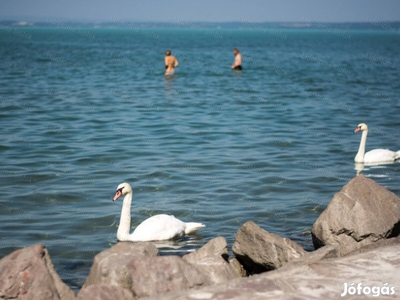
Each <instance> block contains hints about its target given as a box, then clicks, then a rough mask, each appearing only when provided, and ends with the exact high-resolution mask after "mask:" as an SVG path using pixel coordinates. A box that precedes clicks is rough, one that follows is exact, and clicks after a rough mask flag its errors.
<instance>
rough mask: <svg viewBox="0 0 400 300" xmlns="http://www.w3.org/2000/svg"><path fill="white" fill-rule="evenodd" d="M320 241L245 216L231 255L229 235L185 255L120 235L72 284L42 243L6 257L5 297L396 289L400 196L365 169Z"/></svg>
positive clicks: (347, 293)
mask: <svg viewBox="0 0 400 300" xmlns="http://www.w3.org/2000/svg"><path fill="white" fill-rule="evenodd" d="M311 233H312V239H313V244H314V247H315V249H316V250H315V251H312V252H306V251H305V250H304V249H303V248H302V247H301V246H300V245H298V244H297V243H295V242H294V241H292V240H290V239H288V238H283V237H280V236H278V235H276V234H274V233H270V232H267V231H265V230H264V229H262V228H260V227H259V226H258V225H257V224H255V223H254V222H253V221H248V222H246V223H245V224H243V225H242V227H241V228H239V230H238V232H237V234H236V239H235V242H234V244H233V245H232V252H233V253H234V257H229V252H228V245H227V243H226V240H225V239H224V238H223V237H221V236H220V237H216V238H214V239H212V240H210V241H208V243H206V244H205V245H204V246H203V247H202V248H200V249H199V250H197V251H195V252H193V253H190V254H187V255H185V256H183V257H179V256H159V255H158V250H157V248H156V247H155V246H154V244H153V243H151V242H146V243H129V242H122V243H118V244H116V245H114V246H113V247H111V248H110V249H107V250H105V251H103V252H101V253H99V254H97V255H96V256H95V257H94V261H93V265H92V267H91V270H90V273H89V276H88V277H87V279H86V282H85V284H84V285H83V287H82V289H81V290H80V291H79V292H78V293H77V294H75V293H74V292H73V291H72V290H71V289H70V288H69V287H68V286H67V285H66V284H64V283H63V282H62V281H61V279H60V278H59V276H58V274H57V273H56V272H55V270H54V267H53V265H52V263H51V259H50V256H49V253H48V251H47V249H46V248H45V246H43V245H40V244H36V245H32V246H30V247H27V248H23V249H19V250H17V251H15V252H13V253H11V254H9V255H7V256H6V257H4V258H2V259H1V260H0V299H35V300H36V299H41V300H46V299H61V300H69V299H71V300H74V299H79V300H88V299H90V300H91V299H93V300H103V299H104V300H105V299H120V300H124V299H130V300H131V299H166V300H172V299H174V300H175V299H237V300H239V299H240V300H242V299H243V300H249V299H341V298H343V299H370V298H372V299H400V237H399V234H400V198H399V197H398V196H396V195H395V194H393V193H392V192H390V191H388V190H387V189H386V188H384V187H382V186H379V185H378V184H377V183H376V182H374V181H373V180H371V179H368V178H366V177H365V176H363V175H359V176H357V177H355V178H354V179H352V180H351V181H350V182H349V183H348V184H347V185H345V186H344V187H343V188H342V190H341V191H339V192H338V193H337V194H335V195H334V197H333V199H332V200H331V202H330V203H329V205H328V207H327V208H326V209H325V211H324V212H323V213H322V214H321V215H320V217H319V218H318V219H317V221H316V222H315V224H314V225H313V228H312V231H311Z"/></svg>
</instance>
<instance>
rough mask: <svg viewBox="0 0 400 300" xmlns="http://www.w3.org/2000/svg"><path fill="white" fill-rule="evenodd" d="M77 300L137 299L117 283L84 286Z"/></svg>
mask: <svg viewBox="0 0 400 300" xmlns="http://www.w3.org/2000/svg"><path fill="white" fill-rule="evenodd" d="M76 299H77V300H89V299H90V300H110V299H118V300H135V299H136V298H135V297H133V295H132V293H131V292H130V291H128V290H126V289H124V288H122V287H120V286H117V285H104V284H92V285H89V286H87V287H85V288H82V289H81V290H80V291H79V293H78V295H77V297H76Z"/></svg>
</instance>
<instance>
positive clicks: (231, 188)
mask: <svg viewBox="0 0 400 300" xmlns="http://www.w3.org/2000/svg"><path fill="white" fill-rule="evenodd" d="M21 32H22V31H13V30H5V29H4V28H1V29H0V84H1V88H0V128H1V131H0V137H1V138H0V157H1V158H0V159H1V167H0V182H1V190H0V217H1V220H2V222H1V225H0V257H3V256H5V255H7V254H9V253H10V252H12V251H13V250H16V249H18V248H21V247H25V246H28V245H31V244H34V243H43V244H45V245H46V247H47V248H48V249H49V252H50V255H51V258H52V261H53V263H54V265H55V268H56V269H57V271H58V273H59V274H60V276H61V278H62V279H63V280H64V281H65V282H66V283H67V284H68V285H70V286H71V287H72V288H73V289H75V290H77V289H79V288H80V286H81V285H82V284H83V282H84V280H85V278H86V276H87V274H88V272H89V268H90V266H91V263H92V260H93V257H94V255H95V254H97V253H98V252H100V251H103V250H105V249H107V248H109V247H110V246H111V245H113V244H115V243H116V242H117V241H116V231H117V227H118V222H119V215H120V211H121V202H118V201H117V202H116V203H113V202H112V201H111V199H112V196H113V194H114V191H115V188H116V187H117V185H118V184H119V183H121V182H124V181H126V182H129V183H130V184H131V185H132V188H133V190H134V195H133V205H132V228H134V227H135V226H136V225H138V224H139V223H140V222H141V221H143V220H144V219H146V218H147V217H149V216H152V215H155V214H158V213H168V214H173V215H175V216H176V217H178V218H180V219H181V220H183V221H195V222H202V223H204V224H206V226H207V227H206V228H204V229H202V230H200V231H199V232H198V234H197V235H195V236H191V237H186V238H184V239H181V240H178V241H175V242H172V243H169V245H167V246H169V247H164V248H161V253H162V254H171V253H176V254H179V255H182V254H184V253H187V252H188V251H193V250H196V249H198V248H199V247H201V246H202V245H203V244H205V243H206V242H207V241H208V240H210V239H211V238H214V237H216V236H219V235H221V236H223V237H225V238H226V239H227V241H228V244H229V245H230V246H232V244H233V242H234V238H235V233H236V231H237V230H238V229H239V227H240V226H241V225H242V224H243V223H245V222H246V221H248V220H253V221H254V222H256V223H257V224H258V225H260V226H261V227H262V228H264V229H266V230H268V231H270V232H273V233H276V234H279V235H281V236H284V237H288V238H291V239H293V240H294V241H296V242H298V243H300V244H301V245H302V246H303V247H304V248H305V249H306V250H312V242H311V236H310V230H311V227H312V225H313V223H314V222H315V220H316V219H317V218H318V216H319V215H320V213H321V212H322V211H323V210H324V209H325V207H326V206H327V204H328V203H329V201H330V200H331V198H332V197H333V195H334V194H335V193H336V192H338V191H339V190H340V189H341V188H342V187H343V186H344V185H345V184H346V183H347V182H348V181H349V180H350V179H351V178H353V177H354V176H356V174H357V172H361V173H362V174H364V175H365V176H367V177H370V178H372V179H374V180H375V181H377V182H378V183H379V184H380V185H383V186H385V187H387V188H388V189H390V190H391V191H393V192H394V193H396V194H397V195H400V185H399V182H400V163H393V164H385V165H379V166H357V169H358V170H356V166H355V164H354V161H353V160H354V156H355V155H356V153H357V150H358V146H359V143H360V138H361V136H360V134H355V133H353V131H354V129H355V128H356V126H357V125H358V124H359V123H367V124H368V126H369V135H368V141H367V150H371V149H375V148H389V149H391V150H393V151H397V150H400V117H399V115H400V99H399V95H400V80H399V79H400V75H399V74H400V56H399V53H400V35H399V34H398V33H397V32H390V31H385V30H380V31H378V30H341V31H338V30H316V29H301V30H300V29H268V30H257V29H248V30H230V29H221V30H218V29H211V28H206V29H198V28H192V29H172V28H170V29H157V28H156V29H154V28H153V29H145V28H140V29H137V30H133V29H126V28H125V29H104V28H103V29H100V28H99V29H81V30H78V29H75V30H74V29H65V28H64V29H62V28H24V29H23V33H24V34H22V33H21ZM17 33H19V34H17ZM233 47H238V48H239V49H240V51H241V53H242V55H243V71H242V72H235V71H232V70H231V69H230V65H231V64H232V62H233V54H232V49H233ZM166 49H171V50H172V53H173V55H175V56H176V57H177V59H178V60H179V66H178V68H177V69H176V74H175V75H174V76H173V77H171V78H166V77H165V76H164V75H163V74H164V61H163V59H164V52H165V50H166Z"/></svg>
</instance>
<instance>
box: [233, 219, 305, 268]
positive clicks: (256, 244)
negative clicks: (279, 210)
mask: <svg viewBox="0 0 400 300" xmlns="http://www.w3.org/2000/svg"><path fill="white" fill-rule="evenodd" d="M232 251H233V253H235V255H236V258H237V259H238V260H239V262H240V263H241V264H242V265H243V267H244V268H245V269H246V271H247V273H248V274H257V273H262V272H265V271H270V270H274V269H278V268H280V267H282V266H283V265H284V264H286V263H287V262H288V261H290V260H292V259H296V258H299V257H300V256H302V255H304V254H305V253H306V251H305V250H304V249H303V248H302V247H301V246H300V245H299V244H297V243H295V242H293V241H292V240H290V239H288V238H282V237H280V236H278V235H276V234H273V233H269V232H268V231H266V230H264V229H262V228H261V227H259V226H258V225H257V224H255V223H254V222H253V221H248V222H246V223H245V224H243V226H242V227H241V228H240V229H239V231H238V232H237V234H236V239H235V243H234V244H233V247H232Z"/></svg>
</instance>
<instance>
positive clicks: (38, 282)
mask: <svg viewBox="0 0 400 300" xmlns="http://www.w3.org/2000/svg"><path fill="white" fill-rule="evenodd" d="M0 298H1V299H32V300H36V299H41V300H46V299H49V300H50V299H51V300H58V299H61V300H64V299H65V300H70V299H75V294H74V292H73V291H72V290H71V289H70V288H69V287H68V286H67V285H66V284H65V283H63V282H62V281H61V279H60V277H59V276H58V275H57V273H56V272H55V270H54V266H53V264H52V263H51V259H50V255H49V253H48V251H47V249H46V248H45V247H44V246H43V245H40V244H36V245H32V246H30V247H27V248H23V249H20V250H17V251H14V252H13V253H11V254H9V255H7V256H5V257H4V258H3V259H1V260H0Z"/></svg>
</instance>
